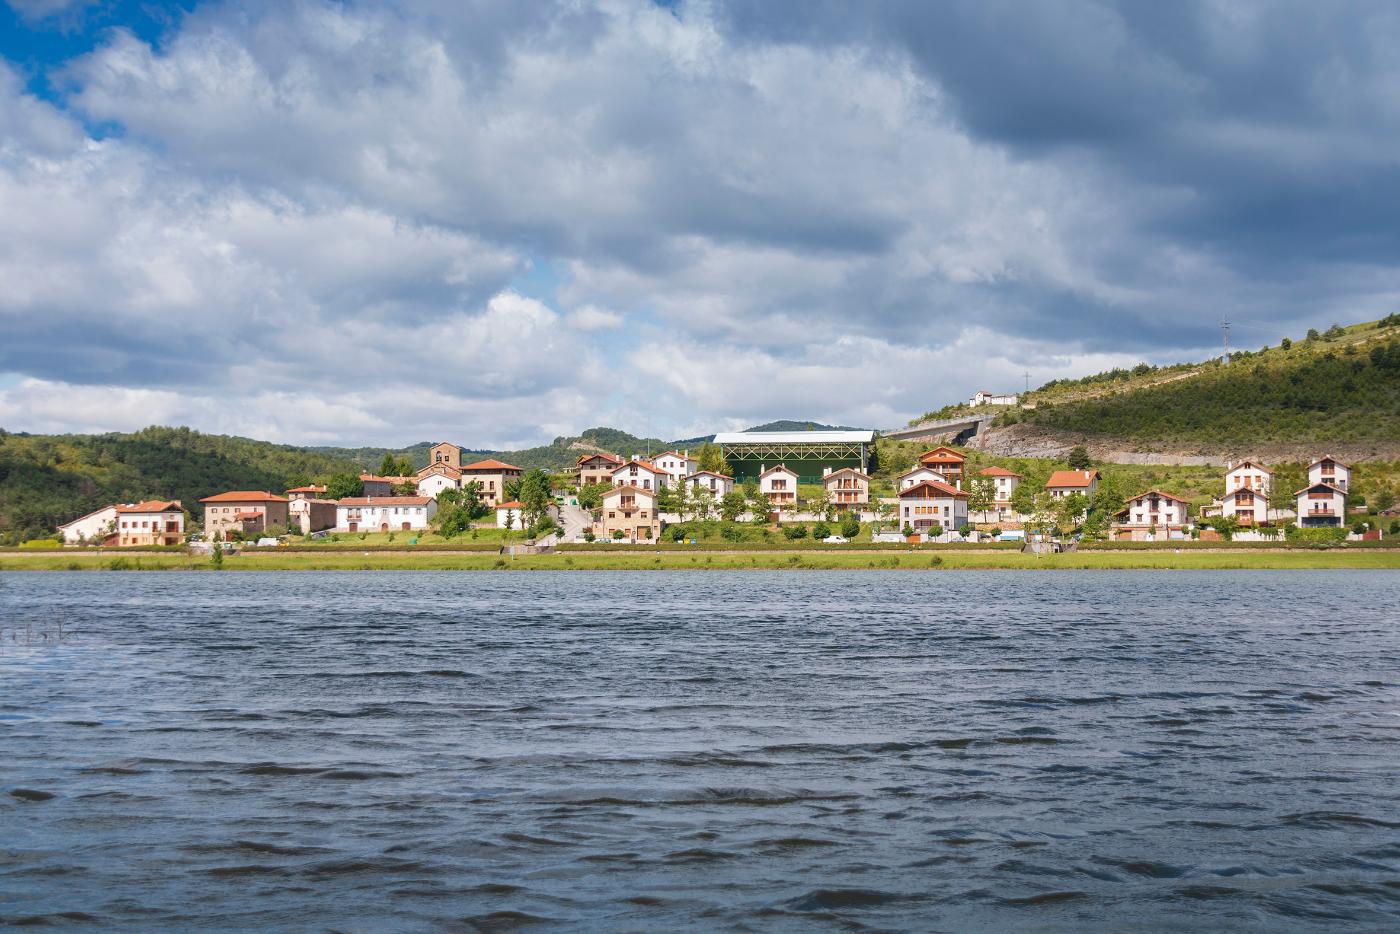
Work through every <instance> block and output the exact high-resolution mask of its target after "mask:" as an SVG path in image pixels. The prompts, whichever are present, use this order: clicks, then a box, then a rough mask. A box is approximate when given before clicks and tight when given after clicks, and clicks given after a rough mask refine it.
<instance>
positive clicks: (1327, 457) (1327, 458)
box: [1307, 454, 1351, 470]
mask: <svg viewBox="0 0 1400 934" xmlns="http://www.w3.org/2000/svg"><path fill="white" fill-rule="evenodd" d="M1323 461H1331V462H1332V463H1334V464H1336V465H1337V466H1338V467H1344V468H1346V469H1347V470H1350V469H1351V467H1349V466H1348V465H1346V464H1344V463H1342V462H1341V461H1339V460H1337V459H1336V458H1335V457H1333V456H1332V455H1331V454H1324V455H1322V456H1321V457H1319V458H1318V459H1317V460H1315V461H1313V462H1312V463H1311V464H1309V465H1308V467H1307V469H1308V470H1312V469H1313V468H1314V467H1316V466H1317V465H1318V464H1320V463H1322V462H1323Z"/></svg>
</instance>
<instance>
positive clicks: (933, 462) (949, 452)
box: [919, 446, 967, 489]
mask: <svg viewBox="0 0 1400 934" xmlns="http://www.w3.org/2000/svg"><path fill="white" fill-rule="evenodd" d="M966 461H967V458H966V457H964V456H963V455H962V454H959V453H958V452H957V451H955V450H953V449H952V448H950V447H946V446H944V447H937V448H934V449H933V450H932V451H925V452H924V453H922V454H920V455H919V466H921V467H927V468H929V469H930V470H934V471H937V472H938V473H940V474H942V475H943V480H944V482H946V483H951V484H952V485H953V486H954V487H956V488H958V489H962V478H963V464H964V462H966Z"/></svg>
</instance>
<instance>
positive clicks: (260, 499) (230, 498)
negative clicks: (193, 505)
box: [200, 490, 287, 503]
mask: <svg viewBox="0 0 1400 934" xmlns="http://www.w3.org/2000/svg"><path fill="white" fill-rule="evenodd" d="M286 501H287V497H285V496H274V495H273V494H271V493H269V492H267V490H231V491H229V492H228V493H219V494H218V495H216V496H206V497H204V499H202V500H200V502H201V503H285V502H286Z"/></svg>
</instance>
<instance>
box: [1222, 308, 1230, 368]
mask: <svg viewBox="0 0 1400 934" xmlns="http://www.w3.org/2000/svg"><path fill="white" fill-rule="evenodd" d="M1220 336H1221V337H1222V338H1223V339H1224V341H1225V362H1226V363H1229V362H1230V318H1229V316H1226V317H1224V318H1221V319H1220Z"/></svg>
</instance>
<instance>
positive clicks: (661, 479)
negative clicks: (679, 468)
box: [612, 460, 671, 491]
mask: <svg viewBox="0 0 1400 934" xmlns="http://www.w3.org/2000/svg"><path fill="white" fill-rule="evenodd" d="M670 479H671V475H670V474H668V473H666V472H665V471H664V470H662V469H661V468H659V467H657V466H656V465H655V464H653V463H651V462H650V461H639V460H630V461H628V462H627V463H625V464H621V465H619V466H618V467H615V468H614V469H613V472H612V483H613V486H635V487H637V488H638V489H641V490H652V491H655V490H659V489H661V488H662V487H663V486H665V485H666V483H667V481H669V480H670Z"/></svg>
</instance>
